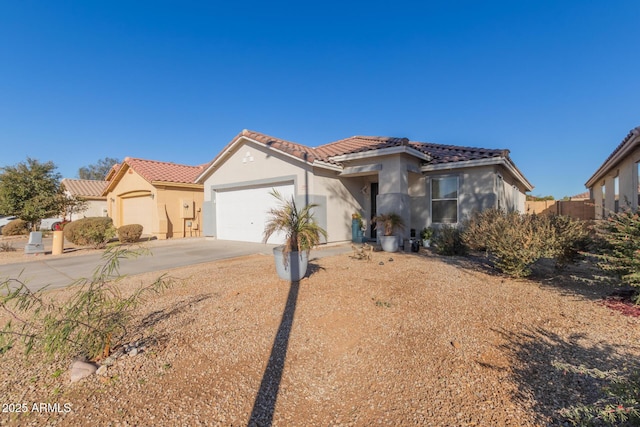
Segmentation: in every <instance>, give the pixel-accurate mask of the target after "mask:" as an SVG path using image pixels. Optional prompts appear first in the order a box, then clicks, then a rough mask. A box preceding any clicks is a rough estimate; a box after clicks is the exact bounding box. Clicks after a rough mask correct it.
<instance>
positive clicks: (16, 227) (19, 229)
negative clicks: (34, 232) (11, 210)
mask: <svg viewBox="0 0 640 427" xmlns="http://www.w3.org/2000/svg"><path fill="white" fill-rule="evenodd" d="M24 234H29V224H28V223H27V221H25V220H23V219H19V218H18V219H14V220H13V221H11V222H9V223H8V224H7V225H5V226H4V227H2V235H3V236H21V235H24Z"/></svg>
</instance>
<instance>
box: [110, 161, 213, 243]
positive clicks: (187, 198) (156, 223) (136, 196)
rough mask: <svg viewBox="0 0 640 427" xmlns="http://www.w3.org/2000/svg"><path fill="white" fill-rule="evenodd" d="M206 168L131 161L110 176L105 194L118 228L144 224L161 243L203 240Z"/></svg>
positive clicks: (146, 229) (122, 164)
mask: <svg viewBox="0 0 640 427" xmlns="http://www.w3.org/2000/svg"><path fill="white" fill-rule="evenodd" d="M203 170H204V166H188V165H180V164H176V163H169V162H160V161H156V160H145V159H136V158H131V157H127V158H125V159H124V161H123V162H122V163H121V164H118V165H115V166H114V167H113V168H112V169H111V170H110V171H109V173H108V174H107V177H106V180H107V181H108V184H107V186H106V188H105V189H104V190H103V193H102V194H103V195H104V196H105V197H106V199H107V211H108V215H109V217H111V218H112V219H113V223H114V225H115V226H116V227H120V226H122V225H126V224H140V225H142V227H143V235H145V236H150V237H156V238H158V239H169V238H178V237H191V236H194V237H195V236H199V235H200V231H201V227H200V224H201V213H202V199H203V194H202V191H203V190H202V188H203V186H202V184H196V183H195V182H194V181H195V179H196V177H198V176H199V175H200V174H201V173H202V171H203Z"/></svg>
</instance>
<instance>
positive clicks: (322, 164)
mask: <svg viewBox="0 0 640 427" xmlns="http://www.w3.org/2000/svg"><path fill="white" fill-rule="evenodd" d="M312 166H318V167H321V168H324V169H329V170H332V171H336V172H342V171H343V169H342V167H341V166H338V165H334V164H332V163H327V162H323V161H322V160H314V161H313V163H312Z"/></svg>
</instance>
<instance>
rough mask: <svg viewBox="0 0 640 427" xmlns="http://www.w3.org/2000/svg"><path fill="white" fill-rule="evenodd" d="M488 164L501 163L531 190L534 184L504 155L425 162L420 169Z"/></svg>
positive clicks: (434, 169) (460, 167)
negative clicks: (445, 161) (431, 163)
mask: <svg viewBox="0 0 640 427" xmlns="http://www.w3.org/2000/svg"><path fill="white" fill-rule="evenodd" d="M490 165H502V166H504V167H505V168H507V170H508V171H509V172H510V173H511V174H512V175H513V176H514V177H515V178H516V179H517V180H518V181H520V183H522V185H523V186H524V187H525V189H526V191H532V190H533V189H534V186H533V185H532V184H531V183H530V182H529V180H527V178H525V177H524V175H523V174H522V172H520V170H519V169H518V168H517V167H516V165H514V164H513V162H512V161H511V160H510V159H509V158H505V157H491V158H488V159H477V160H463V161H458V162H450V163H437V164H433V165H430V164H426V165H423V166H422V167H421V168H420V170H421V171H422V172H433V171H441V170H449V169H462V168H472V167H479V166H490Z"/></svg>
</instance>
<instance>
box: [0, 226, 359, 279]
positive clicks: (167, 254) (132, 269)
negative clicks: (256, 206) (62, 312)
mask: <svg viewBox="0 0 640 427" xmlns="http://www.w3.org/2000/svg"><path fill="white" fill-rule="evenodd" d="M145 246H147V247H149V249H150V250H151V255H148V256H140V257H138V258H134V259H124V260H122V261H121V262H120V273H121V274H123V275H129V276H130V275H135V274H140V273H147V272H152V271H160V270H166V269H170V268H175V267H184V266H187V265H194V264H201V263H205V262H211V261H216V260H221V259H227V258H235V257H240V256H245V255H253V254H265V255H272V249H273V248H274V247H275V246H276V245H265V244H262V243H246V242H232V241H227V240H213V239H207V238H204V237H201V238H188V239H176V240H155V241H150V242H148V243H146V244H145ZM349 251H351V248H350V246H349V245H341V246H327V247H323V248H321V249H318V250H314V251H312V252H311V255H310V259H313V258H320V257H323V256H328V255H334V254H339V253H346V252H349ZM102 264H103V260H102V252H96V253H93V254H87V255H76V256H69V257H64V256H56V257H48V256H46V255H44V256H40V257H39V258H38V259H37V260H33V261H27V262H20V263H15V264H5V265H0V278H2V279H5V278H20V280H21V281H23V282H25V283H26V284H27V285H28V287H29V288H30V289H31V290H37V289H41V288H43V287H45V286H48V287H49V288H51V289H54V288H60V287H65V286H68V285H69V284H71V283H72V282H73V281H75V280H77V279H81V278H90V277H91V276H92V275H93V272H94V270H95V269H96V267H98V266H100V265H102ZM274 273H275V271H274Z"/></svg>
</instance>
